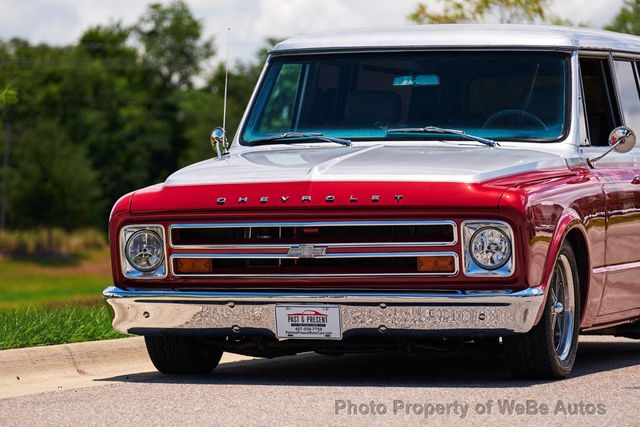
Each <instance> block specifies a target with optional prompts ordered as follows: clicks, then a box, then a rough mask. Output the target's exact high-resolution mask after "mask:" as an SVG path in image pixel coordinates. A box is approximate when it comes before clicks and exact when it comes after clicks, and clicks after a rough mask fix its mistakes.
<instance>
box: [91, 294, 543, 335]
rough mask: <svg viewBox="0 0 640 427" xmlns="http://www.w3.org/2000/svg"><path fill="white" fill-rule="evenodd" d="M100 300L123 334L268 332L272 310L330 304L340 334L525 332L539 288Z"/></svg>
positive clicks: (133, 296) (115, 296) (117, 296)
mask: <svg viewBox="0 0 640 427" xmlns="http://www.w3.org/2000/svg"><path fill="white" fill-rule="evenodd" d="M103 296H104V297H105V298H106V300H107V302H108V303H109V305H110V306H111V307H112V308H113V311H114V320H113V326H114V328H115V329H117V330H119V331H120V332H123V333H130V332H133V333H135V332H136V330H138V333H140V332H143V333H144V329H161V330H173V332H176V333H179V330H180V329H189V330H191V331H193V330H202V332H203V334H206V333H208V332H210V331H211V330H212V329H215V328H220V329H225V330H227V329H228V330H229V333H230V334H231V333H232V332H231V327H232V326H238V327H239V328H240V330H242V328H264V329H268V330H271V331H272V332H274V334H275V331H276V329H275V304H298V303H309V304H337V305H340V307H341V311H342V316H343V331H349V330H351V329H362V328H365V329H367V328H371V329H377V328H379V327H380V326H385V327H386V328H388V329H411V330H423V331H430V330H436V331H438V330H442V331H446V330H464V331H469V332H474V331H475V332H477V333H486V332H490V331H492V330H495V331H512V332H518V333H521V332H527V331H529V330H530V329H531V328H532V327H533V326H534V324H535V320H536V317H537V314H538V312H539V310H540V309H541V307H542V304H543V302H544V291H543V289H542V288H541V287H536V288H528V289H525V290H522V291H515V292H514V291H511V290H509V289H496V290H489V291H475V292H474V291H462V290H457V291H452V292H449V293H447V292H443V291H439V292H407V293H401V292H395V293H383V292H366V293H353V292H352V293H337V292H304V293H292V292H195V291H190V292H180V291H176V290H144V289H130V290H123V289H119V288H116V287H113V286H112V287H109V288H107V289H105V290H104V292H103Z"/></svg>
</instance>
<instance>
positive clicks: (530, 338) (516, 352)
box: [503, 242, 580, 379]
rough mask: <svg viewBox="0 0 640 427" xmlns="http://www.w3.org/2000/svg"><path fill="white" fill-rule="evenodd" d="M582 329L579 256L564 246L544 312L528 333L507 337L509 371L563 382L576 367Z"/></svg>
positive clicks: (504, 341)
mask: <svg viewBox="0 0 640 427" xmlns="http://www.w3.org/2000/svg"><path fill="white" fill-rule="evenodd" d="M579 328H580V283H579V277H578V264H577V261H576V256H575V254H574V252H573V249H572V248H571V245H570V244H569V243H567V242H565V243H563V245H562V247H561V249H560V253H559V254H558V260H557V261H556V265H555V266H554V270H553V276H552V278H551V283H550V284H549V288H548V289H547V298H546V302H545V308H544V312H543V314H542V318H541V319H540V321H539V322H538V324H537V325H536V326H535V327H534V328H533V329H532V330H531V331H529V332H528V333H526V334H521V335H514V336H507V337H504V338H503V343H504V352H505V357H506V359H507V365H508V367H509V370H510V371H511V372H512V373H513V375H514V376H515V377H517V378H527V379H561V378H566V377H567V376H568V375H569V374H570V373H571V369H572V368H573V364H574V362H575V360H576V353H577V351H578V335H579Z"/></svg>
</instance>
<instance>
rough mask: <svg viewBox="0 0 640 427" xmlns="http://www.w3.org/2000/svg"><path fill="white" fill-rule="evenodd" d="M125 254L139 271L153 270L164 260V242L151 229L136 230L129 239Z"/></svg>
mask: <svg viewBox="0 0 640 427" xmlns="http://www.w3.org/2000/svg"><path fill="white" fill-rule="evenodd" d="M125 256H126V257H127V260H128V261H129V263H130V264H131V266H132V267H133V268H135V269H136V270H138V271H145V272H146V271H153V270H155V269H157V268H158V267H159V266H160V264H162V261H164V243H163V242H162V239H161V238H160V236H158V235H157V234H156V233H155V232H153V231H150V230H140V231H137V232H135V233H134V234H133V235H132V236H131V237H130V238H129V240H128V241H127V245H126V246H125Z"/></svg>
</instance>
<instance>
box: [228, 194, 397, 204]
mask: <svg viewBox="0 0 640 427" xmlns="http://www.w3.org/2000/svg"><path fill="white" fill-rule="evenodd" d="M273 199H275V200H279V201H280V202H282V203H287V202H288V201H289V200H290V199H291V196H280V198H279V199H278V198H273ZM273 199H272V200H273ZM320 199H321V200H323V201H325V202H326V203H333V202H335V201H336V196H332V195H327V196H324V197H320ZM402 199H404V196H403V195H402V194H394V195H393V200H395V201H397V202H399V201H401V200H402ZM258 200H259V203H260V204H266V203H269V196H260V197H259V198H258ZM311 200H312V196H302V197H301V198H300V202H302V203H304V202H307V203H310V202H311ZM359 200H360V198H359V197H356V196H353V195H350V196H349V197H348V201H349V203H358V201H359ZM369 200H370V201H371V202H373V203H376V202H379V201H380V195H378V194H373V195H371V197H370V198H369ZM227 201H228V200H227V198H226V197H217V198H216V203H217V204H219V205H224V204H226V203H227ZM248 202H249V197H247V196H240V197H238V198H237V203H238V204H246V203H248Z"/></svg>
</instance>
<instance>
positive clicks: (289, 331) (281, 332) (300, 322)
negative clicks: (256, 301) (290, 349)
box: [276, 305, 342, 340]
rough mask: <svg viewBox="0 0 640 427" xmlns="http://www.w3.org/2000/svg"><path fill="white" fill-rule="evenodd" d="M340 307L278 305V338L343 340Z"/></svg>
mask: <svg viewBox="0 0 640 427" xmlns="http://www.w3.org/2000/svg"><path fill="white" fill-rule="evenodd" d="M341 325H342V322H341V319H340V306H337V305H276V330H277V335H278V338H289V339H324V340H339V339H342V326H341Z"/></svg>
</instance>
